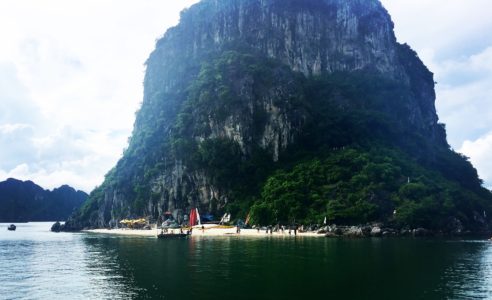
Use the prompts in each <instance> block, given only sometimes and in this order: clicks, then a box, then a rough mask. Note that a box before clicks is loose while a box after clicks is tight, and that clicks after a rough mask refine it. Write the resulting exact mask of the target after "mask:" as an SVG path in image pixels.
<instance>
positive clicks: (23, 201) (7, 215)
mask: <svg viewBox="0 0 492 300" xmlns="http://www.w3.org/2000/svg"><path fill="white" fill-rule="evenodd" d="M88 196H89V195H87V194H86V193H84V192H82V191H76V190H75V189H73V188H72V187H70V186H68V185H63V186H61V187H59V188H56V189H54V190H52V191H49V190H45V189H43V188H41V187H40V186H38V185H36V184H35V183H34V182H32V181H20V180H17V179H13V178H10V179H7V180H6V181H3V182H0V208H1V209H0V222H27V221H33V222H35V221H57V220H59V221H64V220H66V219H67V218H68V217H69V216H70V215H71V214H72V213H73V211H74V210H75V209H78V208H79V207H80V206H81V204H82V203H84V201H85V200H86V199H87V197H88Z"/></svg>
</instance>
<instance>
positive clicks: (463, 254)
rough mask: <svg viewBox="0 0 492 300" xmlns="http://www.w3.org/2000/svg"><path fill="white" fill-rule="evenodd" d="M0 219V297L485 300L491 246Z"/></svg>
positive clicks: (489, 290) (489, 289)
mask: <svg viewBox="0 0 492 300" xmlns="http://www.w3.org/2000/svg"><path fill="white" fill-rule="evenodd" d="M50 225H51V224H49V223H28V224H18V228H17V230H16V231H15V232H8V231H7V230H6V226H7V224H0V266H1V268H0V278H1V279H2V283H1V284H0V298H1V299H134V298H138V299H224V298H233V299H300V298H312V299H318V298H319V299H324V298H327V297H329V298H332V299H492V243H490V242H486V241H446V240H415V239H365V240H333V239H324V238H314V239H313V238H285V239H282V238H268V237H265V238H238V237H224V238H214V237H203V238H193V239H185V240H174V241H173V240H166V241H164V240H157V239H154V238H136V237H114V236H106V235H97V234H84V233H51V232H49V228H50Z"/></svg>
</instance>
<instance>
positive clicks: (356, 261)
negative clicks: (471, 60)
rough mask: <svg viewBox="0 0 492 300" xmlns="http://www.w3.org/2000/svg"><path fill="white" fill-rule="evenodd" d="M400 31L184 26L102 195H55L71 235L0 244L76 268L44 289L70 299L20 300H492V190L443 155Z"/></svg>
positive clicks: (266, 20)
mask: <svg viewBox="0 0 492 300" xmlns="http://www.w3.org/2000/svg"><path fill="white" fill-rule="evenodd" d="M436 1H437V0H436ZM439 2H442V1H439ZM166 5H170V4H166ZM452 5H456V3H455V4H452ZM466 5H472V4H471V3H469V2H466ZM115 10H116V8H115ZM395 21H396V20H395ZM439 22H440V20H438V19H437V20H435V23H436V24H438V23H439ZM135 26H139V25H138V24H137V23H135ZM394 26H395V25H394V23H393V20H392V17H391V16H390V14H389V13H388V11H387V10H386V8H385V7H384V6H383V4H382V3H381V2H380V1H379V0H201V1H198V2H197V3H195V4H193V5H191V6H190V7H188V8H186V9H185V10H183V11H182V12H181V15H180V20H179V23H178V24H177V25H176V26H174V27H171V28H169V29H167V31H165V33H164V32H162V33H163V35H162V36H161V37H160V38H158V39H157V40H156V42H155V48H154V50H153V51H152V52H151V53H150V55H149V56H148V59H147V60H146V62H145V77H144V82H143V87H144V89H143V101H142V103H141V106H140V107H139V109H138V111H137V112H136V115H135V121H134V124H133V131H132V133H131V136H130V138H129V139H128V146H127V147H126V148H125V150H124V151H123V154H122V156H121V158H120V159H119V161H118V162H117V163H116V165H114V167H113V168H112V169H110V170H107V173H106V175H105V177H104V180H103V181H102V182H100V183H99V185H98V186H97V187H96V188H95V189H93V190H92V191H91V192H90V194H89V195H88V197H87V195H85V196H84V195H82V194H81V193H82V192H79V194H78V196H77V197H76V198H74V197H75V196H73V195H72V194H70V195H68V194H67V197H68V198H70V197H71V198H70V199H72V200H71V201H72V202H74V201H75V202H77V201H78V202H77V203H72V202H70V203H71V205H68V204H67V203H68V202H67V201H69V200H63V201H61V203H62V204H63V203H64V204H63V205H65V206H64V207H65V209H64V213H65V215H63V216H65V217H64V218H63V217H60V216H61V215H60V214H57V215H53V217H51V219H48V220H45V219H42V220H41V219H39V218H38V219H30V220H27V219H26V220H24V221H51V222H50V223H49V224H48V225H47V224H45V225H42V224H44V223H27V225H22V224H16V225H18V228H17V230H16V229H15V228H14V230H10V231H9V232H7V230H1V231H2V233H0V253H2V251H4V248H5V247H7V246H5V245H4V241H2V240H3V238H2V235H3V234H7V233H8V234H9V238H6V239H5V240H6V241H7V242H8V241H10V242H12V243H14V242H15V241H17V240H16V239H18V238H15V235H19V234H23V233H22V229H23V228H24V229H25V231H24V232H25V233H24V234H25V235H28V236H34V237H33V238H32V239H33V240H35V241H38V240H39V239H41V240H43V239H45V242H46V243H48V244H49V243H51V244H50V246H43V247H45V248H43V249H44V250H43V251H45V252H46V253H57V252H56V251H61V252H62V253H63V254H58V255H57V257H58V259H60V260H65V258H63V257H65V255H68V256H67V257H68V258H66V259H67V260H68V261H69V262H70V263H68V262H67V264H65V266H70V267H66V268H68V269H70V270H72V269H71V268H73V272H72V271H70V272H68V271H66V270H67V269H66V268H65V269H63V268H62V269H63V270H65V271H63V272H61V273H60V270H59V269H56V268H58V267H53V269H46V270H45V269H43V268H41V269H43V270H41V271H40V272H41V273H43V274H44V273H53V274H54V276H55V277H54V278H53V282H57V280H59V281H58V282H60V283H62V282H64V280H67V283H66V284H67V286H69V287H70V286H71V287H73V289H71V291H70V292H68V291H67V290H63V289H58V288H56V286H57V285H55V284H54V283H52V284H51V285H53V286H52V287H51V290H50V292H48V287H47V286H49V285H50V284H49V283H45V284H46V286H44V287H43V286H42V287H39V286H37V289H36V285H38V284H40V283H33V284H34V285H35V287H33V290H29V289H28V290H27V292H25V293H24V292H23V291H22V289H21V290H18V291H17V294H15V297H14V298H17V297H19V298H23V297H27V298H29V297H33V298H40V299H43V298H46V299H49V298H50V297H51V298H52V297H55V298H57V297H65V298H73V297H75V298H77V297H80V296H82V295H84V297H88V298H90V299H106V298H116V299H141V298H149V299H160V298H164V299H231V298H234V299H298V298H299V297H308V298H313V299H323V298H325V299H326V298H334V299H468V297H470V298H474V299H475V298H476V299H491V298H492V289H491V288H490V281H491V280H492V271H491V270H492V244H491V242H490V241H489V240H488V239H490V238H491V237H492V219H491V217H492V192H491V191H490V190H489V189H487V188H486V185H485V184H484V181H483V180H482V179H481V178H480V177H479V175H478V173H477V170H476V169H475V167H474V166H473V165H472V164H471V162H470V160H469V158H468V157H466V156H465V155H464V154H461V153H459V152H458V151H455V150H454V149H453V148H452V147H451V146H450V144H449V143H448V140H447V132H446V126H445V124H444V123H443V122H442V121H440V119H439V116H438V114H437V111H436V83H437V82H436V81H437V79H436V78H435V76H434V74H433V70H430V69H429V68H428V67H427V66H426V65H425V64H424V63H423V61H422V60H421V58H419V53H417V52H416V51H415V50H414V49H413V48H412V45H409V44H406V43H405V41H401V40H400V39H398V40H397V38H396V36H395V31H394ZM436 26H437V25H436ZM449 34H453V33H452V32H450V33H449ZM94 47H96V45H94ZM132 47H138V45H133V46H132ZM444 100H445V99H443V101H444ZM117 113H118V112H108V115H111V114H117ZM31 184H32V182H31ZM0 187H1V185H0ZM38 188H39V187H38ZM26 189H32V187H26ZM65 189H68V187H65ZM1 191H2V190H1V189H0V192H1ZM45 192H46V193H47V192H48V191H44V190H43V193H45ZM69 192H70V193H76V192H75V191H74V190H73V189H70V191H69ZM40 193H41V192H40ZM67 193H68V192H67ZM27 194H29V193H27V192H24V191H21V190H19V189H18V190H16V195H17V196H16V197H15V199H13V198H12V197H11V195H13V193H11V192H9V193H3V194H0V204H1V205H6V204H2V203H10V204H9V205H11V206H12V207H20V206H19V205H18V204H15V205H17V206H15V205H14V204H13V203H14V201H18V202H19V203H23V201H25V200H23V199H22V195H27ZM19 195H20V196H19ZM43 195H45V194H43ZM46 195H47V194H46ZM9 197H10V198H9ZM32 197H33V199H34V200H32V201H31V200H30V201H31V202H32V203H38V204H36V205H38V206H40V205H39V203H40V201H41V200H40V199H39V197H37V196H32ZM80 197H82V198H83V199H81V198H80ZM86 197H87V198H86ZM68 198H67V199H68ZM73 199H75V200H73ZM9 201H10V202H9ZM36 201H37V202H36ZM16 203H17V202H16ZM29 203H30V202H29ZM57 203H58V202H57ZM62 204H59V203H58V204H52V205H51V206H50V207H51V208H53V207H55V206H56V207H59V206H61V205H62ZM33 205H34V204H33ZM22 207H24V208H27V209H28V210H29V207H30V206H29V205H24V206H22ZM16 209H17V208H16ZM18 210H19V209H18ZM45 210H46V209H44V208H43V212H45ZM12 211H13V212H10V213H9V215H8V216H9V220H8V221H5V222H9V224H10V222H16V220H20V219H19V218H16V216H15V212H14V210H12ZM28 215H29V214H27V213H23V216H28ZM33 215H34V214H33ZM0 216H2V211H0ZM24 219H25V218H24ZM55 221H60V222H57V223H55V224H54V225H53V223H54V222H55ZM9 224H7V225H9ZM29 224H35V225H29ZM36 224H37V225H36ZM12 225H14V224H12ZM52 225H53V228H51V226H52ZM22 226H27V227H22ZM29 226H31V227H29ZM36 226H37V227H36ZM43 226H45V227H46V228H44V227H43ZM43 228H44V229H43ZM50 228H51V229H52V231H53V232H49V229H50ZM3 231H5V232H3ZM55 232H56V233H55ZM23 239H24V238H23ZM36 243H38V242H36ZM36 243H34V242H33V245H38V244H36ZM16 247H20V246H16ZM32 247H38V246H32ZM19 249H23V248H19ZM54 249H60V250H54ZM20 251H25V252H24V255H28V256H29V255H32V258H30V259H33V260H35V254H28V253H31V252H30V251H31V250H20ZM66 252H70V253H69V254H66ZM72 252H73V253H72ZM29 257H31V256H29ZM45 257H50V256H45ZM19 259H20V258H19ZM53 261H56V259H53ZM0 262H2V258H1V255H0ZM56 265H57V264H56V263H55V262H53V266H56ZM60 268H61V266H60ZM5 272H7V271H6V270H4V271H0V275H5ZM64 272H65V273H64ZM66 272H68V273H69V274H71V275H70V276H68V277H67V279H65V278H64V276H65V275H66ZM33 274H34V275H32V276H34V278H35V276H36V274H38V273H33ZM63 274H65V275H63ZM369 274H370V276H369ZM2 277H3V276H2ZM69 278H70V282H68V280H69ZM87 278H92V279H90V280H92V281H90V280H89V281H87V280H86V279H87ZM16 280H22V279H16ZM7 281H8V280H7ZM12 282H15V280H13V281H12ZM74 282H77V284H74ZM60 285H61V284H60ZM355 285H356V286H357V287H358V288H356V289H354V286H355ZM13 286H14V284H13V283H11V284H10V285H7V287H6V288H5V287H0V298H2V294H3V293H7V292H8V291H12V290H13ZM43 290H44V291H46V293H43V292H40V291H43Z"/></svg>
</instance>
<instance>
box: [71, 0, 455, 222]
mask: <svg viewBox="0 0 492 300" xmlns="http://www.w3.org/2000/svg"><path fill="white" fill-rule="evenodd" d="M340 74H342V75H340ZM339 75H340V76H342V77H343V76H345V77H343V78H347V76H349V77H350V76H352V75H353V76H356V77H357V78H358V79H359V80H360V82H361V85H366V88H367V89H368V90H378V89H379V90H378V91H377V92H375V94H377V95H378V97H379V98H378V99H380V98H382V99H383V100H384V101H382V102H381V101H380V102H378V103H376V102H375V101H372V100H370V99H372V98H371V97H367V99H366V97H359V98H357V97H353V96H350V95H352V94H353V93H352V94H351V93H349V92H347V90H348V89H350V88H353V86H355V88H357V86H358V85H357V83H355V82H354V83H352V84H350V83H349V84H345V83H344V84H345V85H344V86H345V89H341V88H340V89H337V88H334V89H331V90H330V91H329V93H328V94H329V95H328V96H327V97H328V98H330V99H331V100H330V101H332V102H333V103H334V106H336V108H337V109H339V111H340V112H344V113H346V112H347V111H350V110H352V109H354V110H355V109H357V110H370V111H378V112H380V113H382V114H384V115H385V116H387V117H388V118H391V119H392V120H395V122H398V124H400V125H399V126H401V127H402V128H405V132H407V133H408V132H411V133H412V137H410V136H409V137H408V140H411V139H414V138H415V136H418V138H419V139H420V142H421V143H424V144H426V145H432V147H431V148H432V149H441V150H443V151H447V149H448V145H447V142H446V136H445V131H444V129H443V127H442V126H441V125H440V124H438V117H437V114H436V110H435V105H434V102H435V93H434V81H433V75H432V73H431V72H430V71H429V70H428V69H427V68H426V67H425V66H424V65H423V63H422V62H421V61H420V59H419V58H418V57H417V54H416V53H415V52H414V51H413V50H411V49H410V47H408V46H407V45H401V44H399V43H397V42H396V39H395V35H394V32H393V23H392V21H391V18H390V16H389V14H388V13H387V11H386V10H385V9H384V8H383V6H382V5H381V3H380V2H379V1H378V0H203V1H201V2H200V3H198V4H196V5H194V6H192V7H191V8H189V9H188V10H185V11H183V12H182V15H181V21H180V24H179V25H177V26H176V27H174V28H171V29H169V30H168V31H167V32H166V34H165V35H164V36H163V37H162V38H161V39H160V40H158V41H157V44H156V49H155V50H154V51H153V52H152V54H151V55H150V57H149V59H148V61H147V71H146V75H145V82H144V88H145V90H144V101H143V103H142V107H141V109H140V111H139V112H138V114H137V118H136V121H135V126H134V131H133V135H132V138H131V140H130V144H129V147H128V149H127V150H126V152H125V154H124V157H123V158H122V159H121V161H120V162H119V163H118V165H117V166H116V167H115V168H114V169H113V170H112V171H111V172H109V174H108V175H107V177H106V181H105V183H104V184H103V185H102V186H101V187H100V188H98V189H97V190H96V191H94V192H93V194H92V195H91V200H90V201H89V202H88V203H87V204H86V206H85V207H84V208H83V209H82V210H81V211H80V212H79V214H78V215H77V216H74V218H73V219H72V220H71V222H69V225H70V224H71V225H72V226H73V228H80V227H84V226H97V227H102V226H109V225H115V224H117V222H118V220H120V219H121V218H124V217H131V216H137V215H138V216H142V215H144V216H148V217H150V218H151V219H157V218H158V217H159V216H162V214H163V212H165V211H171V212H172V213H173V214H174V215H175V217H176V218H178V219H180V218H181V217H182V216H183V214H184V213H185V212H186V211H188V210H189V209H190V208H191V207H199V208H200V209H201V210H202V211H204V212H213V213H218V212H221V211H222V210H223V208H224V207H225V206H226V205H227V204H228V203H229V202H230V201H231V197H233V194H232V193H231V190H233V189H232V188H231V186H232V185H233V184H235V183H234V182H233V179H234V178H231V177H235V176H237V174H239V173H240V172H243V171H244V170H242V169H241V170H239V169H235V168H236V166H237V165H241V166H242V165H243V164H244V163H245V162H250V161H251V162H253V161H255V160H254V159H255V157H258V156H260V157H262V159H269V160H270V161H271V162H272V163H275V162H277V161H280V160H282V156H289V153H290V152H289V151H288V149H290V148H292V147H294V148H295V147H301V146H299V145H304V144H306V143H310V142H311V141H312V139H311V138H310V135H309V134H308V128H313V126H314V127H316V124H317V123H320V121H323V122H324V121H325V120H326V118H327V117H326V116H324V117H321V118H320V119H316V117H315V115H316V113H317V110H318V109H317V107H316V105H315V104H314V103H315V102H313V101H311V102H310V100H309V99H310V97H313V96H312V94H313V93H312V90H310V85H309V84H306V82H311V81H312V80H315V79H316V78H321V77H327V76H333V78H335V79H336V78H338V77H337V76H339ZM330 78H332V77H330ZM368 78H369V79H371V78H381V79H382V80H383V81H388V82H391V83H392V84H393V86H397V87H398V91H400V90H402V91H404V92H398V93H397V94H395V93H396V92H395V93H393V94H391V96H390V95H389V93H390V92H391V91H393V90H395V89H396V88H394V87H392V88H388V89H386V90H385V88H381V89H380V88H379V86H378V84H376V83H374V82H372V81H370V80H367V79H368ZM335 79H333V80H335ZM371 80H372V79H371ZM388 91H389V92H388ZM385 93H386V94H385ZM395 95H396V96H395ZM355 98H357V99H355ZM354 99H355V100H354ZM371 101H372V102H371ZM373 102H374V103H373ZM375 103H376V104H375ZM401 133H402V134H403V132H401ZM354 139H355V138H354ZM400 139H402V140H405V139H407V138H406V137H405V136H403V138H401V137H400ZM415 139H416V138H415ZM333 140H334V138H330V137H329V138H327V140H326V143H325V142H323V143H325V144H326V145H329V146H344V144H343V143H342V142H339V143H338V144H337V143H335V142H332V141H333ZM405 143H407V141H402V142H401V143H400V144H405ZM318 146H319V145H318ZM432 151H434V150H432ZM417 152H418V151H417ZM427 154H428V153H426V154H425V156H427ZM421 155H423V154H421ZM430 156H432V155H430ZM218 157H219V158H220V157H222V158H223V159H225V160H227V161H226V162H224V161H222V162H221V163H220V164H219V163H218V162H217V159H218ZM238 157H239V158H238ZM265 157H266V158H265ZM229 158H230V159H229ZM235 159H238V160H237V161H235ZM227 163H230V164H231V165H230V167H229V168H228V169H227V172H225V173H224V172H223V170H222V169H221V167H222V166H223V165H224V164H227ZM253 169H254V168H253ZM214 170H215V171H214ZM256 171H257V170H256ZM256 171H255V172H256ZM241 174H243V173H241ZM221 176H222V177H221ZM251 176H253V175H251Z"/></svg>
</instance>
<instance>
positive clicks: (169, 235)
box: [157, 233, 190, 239]
mask: <svg viewBox="0 0 492 300" xmlns="http://www.w3.org/2000/svg"><path fill="white" fill-rule="evenodd" d="M188 236H190V235H189V234H186V233H160V234H158V235H157V238H158V239H182V238H187V237H188Z"/></svg>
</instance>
